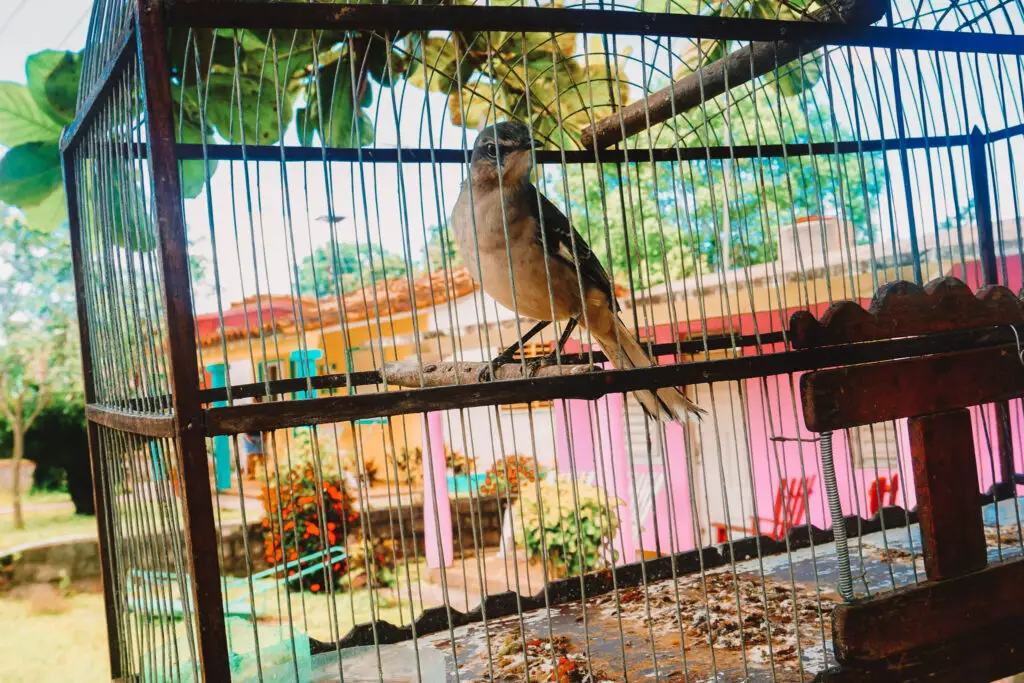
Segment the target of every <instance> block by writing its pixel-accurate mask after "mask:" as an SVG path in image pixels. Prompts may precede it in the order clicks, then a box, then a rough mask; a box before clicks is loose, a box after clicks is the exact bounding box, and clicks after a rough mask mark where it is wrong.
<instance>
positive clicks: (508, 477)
mask: <svg viewBox="0 0 1024 683" xmlns="http://www.w3.org/2000/svg"><path fill="white" fill-rule="evenodd" d="M542 474H543V473H542V472H541V473H538V472H537V469H536V468H535V467H534V466H533V460H532V459H531V458H527V457H526V456H523V455H507V456H505V457H504V458H502V459H501V460H499V461H497V462H496V463H494V464H493V465H492V466H491V469H489V470H487V479H486V480H485V481H484V483H483V484H482V485H481V486H480V495H481V496H494V495H497V496H501V497H505V496H506V495H512V496H515V495H518V494H519V487H520V486H524V487H525V486H529V485H530V484H533V483H534V482H535V481H537V478H538V476H539V475H542Z"/></svg>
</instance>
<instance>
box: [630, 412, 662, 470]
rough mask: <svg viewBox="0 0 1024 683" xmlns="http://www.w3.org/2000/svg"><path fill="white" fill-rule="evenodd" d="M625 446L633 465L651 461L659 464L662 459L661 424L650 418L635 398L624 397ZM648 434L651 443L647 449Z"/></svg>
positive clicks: (645, 464)
mask: <svg viewBox="0 0 1024 683" xmlns="http://www.w3.org/2000/svg"><path fill="white" fill-rule="evenodd" d="M625 424H626V435H625V436H626V448H627V449H628V450H629V461H630V463H631V464H632V465H634V466H641V467H647V466H648V465H649V464H651V463H653V464H654V466H655V467H658V466H660V465H661V464H662V463H663V462H664V461H663V460H662V457H661V455H662V442H663V437H662V435H661V426H660V425H659V424H658V422H657V421H656V420H650V419H649V418H648V417H647V413H645V412H644V409H643V407H642V406H641V405H640V403H639V402H637V400H636V399H634V398H632V397H629V398H627V399H626V421H625ZM648 434H649V435H650V438H651V445H650V450H649V451H648V447H647V436H648Z"/></svg>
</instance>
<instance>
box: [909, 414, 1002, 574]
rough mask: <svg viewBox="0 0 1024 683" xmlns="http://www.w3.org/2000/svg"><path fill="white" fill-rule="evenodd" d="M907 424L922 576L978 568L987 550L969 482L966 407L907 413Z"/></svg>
mask: <svg viewBox="0 0 1024 683" xmlns="http://www.w3.org/2000/svg"><path fill="white" fill-rule="evenodd" d="M907 426H908V428H909V430H910V452H911V455H912V457H913V462H914V486H915V488H916V489H917V515H918V521H919V522H920V524H921V546H922V548H923V549H924V568H925V571H926V572H927V573H928V578H929V579H931V580H933V581H936V580H939V579H949V578H953V577H955V576H960V575H962V574H966V573H968V572H971V571H974V570H976V569H983V568H984V567H985V563H986V559H987V550H986V548H985V531H984V526H983V525H982V521H981V508H979V507H978V493H977V489H976V486H975V482H977V481H978V466H977V463H976V462H975V459H974V439H973V434H972V432H971V413H970V412H969V411H968V410H967V409H966V408H961V409H959V410H951V411H949V412H945V413H933V414H931V415H923V416H919V417H912V418H910V420H909V421H908V423H907Z"/></svg>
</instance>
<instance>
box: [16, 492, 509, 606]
mask: <svg viewBox="0 0 1024 683" xmlns="http://www.w3.org/2000/svg"><path fill="white" fill-rule="evenodd" d="M503 510H504V504H502V505H501V506H499V504H498V501H497V500H495V499H494V498H487V499H481V500H476V501H470V500H459V501H457V502H454V501H453V504H452V513H453V514H452V524H453V526H454V533H455V553H456V556H458V555H459V553H460V542H459V538H460V534H461V539H462V541H461V549H464V550H465V551H466V553H472V552H473V549H474V539H473V528H474V526H476V528H477V535H476V542H477V543H478V544H479V545H480V546H482V547H483V548H497V547H498V546H499V544H500V543H501V516H502V512H503ZM399 516H401V528H400V527H399ZM474 521H475V524H474ZM431 523H432V522H431ZM363 528H368V529H369V532H370V534H371V535H372V536H374V537H380V538H392V539H395V540H400V539H401V538H402V537H403V536H404V538H405V548H406V552H411V551H413V549H415V553H416V554H418V555H423V553H424V548H425V544H424V534H423V528H424V519H423V506H422V504H415V505H411V506H409V505H406V506H403V507H402V508H398V507H393V508H381V509H375V510H372V511H371V512H370V513H369V514H368V515H366V519H365V526H364V525H363V524H362V523H360V529H363ZM403 532H404V533H403ZM175 535H176V536H177V539H176V542H177V543H178V546H179V549H180V554H179V555H176V554H175V553H173V552H170V548H171V547H173V544H174V543H175V539H174V538H173V537H171V538H168V537H166V536H161V537H159V538H153V537H151V536H139V537H134V538H128V539H124V538H122V539H120V541H119V542H120V543H121V551H122V553H123V554H124V555H126V556H128V557H131V558H133V563H132V566H133V568H137V569H149V570H157V571H167V572H176V571H180V570H181V568H179V567H177V566H176V564H177V563H176V561H175V560H176V557H181V558H184V557H185V538H184V535H183V533H182V532H180V531H178V532H177V533H176V534H175ZM247 545H248V547H247ZM220 550H221V561H222V562H223V564H224V571H225V573H227V574H229V575H232V576H244V575H245V573H246V557H248V558H249V563H251V565H252V567H253V571H260V570H263V569H266V568H267V567H268V566H269V565H268V564H267V561H266V558H265V557H264V555H263V532H262V529H261V528H260V526H259V524H258V523H254V524H250V525H249V527H248V528H247V529H245V530H244V533H243V528H242V526H241V525H236V526H233V527H230V528H226V529H225V533H224V535H223V536H222V538H221V549H220ZM0 573H2V574H4V575H5V576H7V577H8V578H7V581H6V582H7V583H9V584H10V585H17V584H25V583H44V582H50V581H57V580H60V579H61V578H62V577H64V576H66V577H67V578H68V579H70V580H73V581H78V580H82V579H94V578H97V577H99V576H100V564H99V543H98V542H97V540H96V538H95V537H94V536H69V537H67V538H61V539H55V540H53V541H47V542H45V543H33V544H29V545H25V546H21V547H19V548H16V549H14V550H12V551H9V552H8V553H6V554H5V556H4V557H2V558H0ZM3 583H4V581H2V580H0V586H2V585H3Z"/></svg>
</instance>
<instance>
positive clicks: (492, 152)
mask: <svg viewBox="0 0 1024 683" xmlns="http://www.w3.org/2000/svg"><path fill="white" fill-rule="evenodd" d="M487 156H489V157H491V158H492V159H494V158H496V157H497V156H498V147H497V146H496V145H494V144H493V143H492V144H490V145H487Z"/></svg>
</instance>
